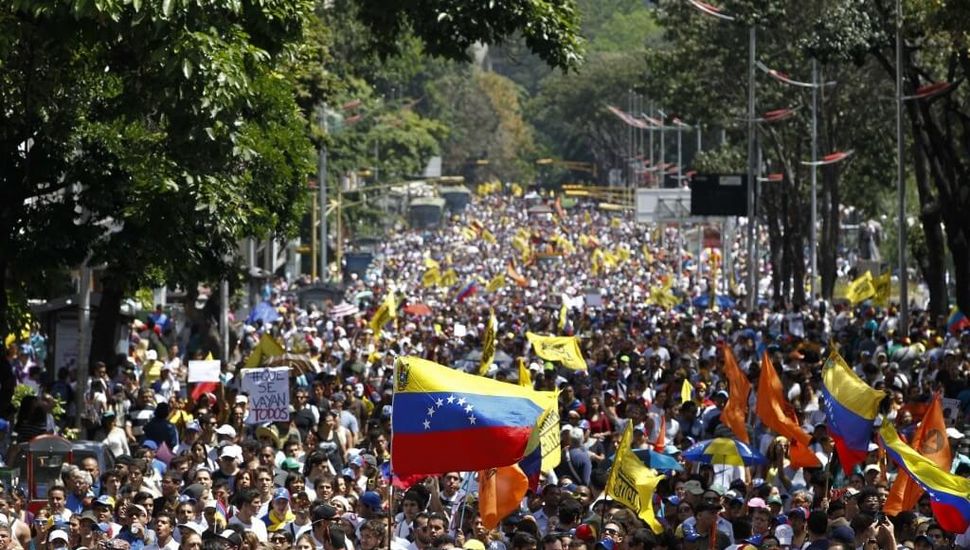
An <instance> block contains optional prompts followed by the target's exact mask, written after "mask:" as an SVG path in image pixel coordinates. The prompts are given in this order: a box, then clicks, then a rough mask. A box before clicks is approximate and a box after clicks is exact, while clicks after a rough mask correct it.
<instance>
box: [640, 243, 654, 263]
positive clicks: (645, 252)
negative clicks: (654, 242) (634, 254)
mask: <svg viewBox="0 0 970 550" xmlns="http://www.w3.org/2000/svg"><path fill="white" fill-rule="evenodd" d="M640 251H641V252H643V259H644V261H646V262H647V263H650V262H652V261H653V254H651V253H650V247H648V246H647V245H643V246H641V247H640Z"/></svg>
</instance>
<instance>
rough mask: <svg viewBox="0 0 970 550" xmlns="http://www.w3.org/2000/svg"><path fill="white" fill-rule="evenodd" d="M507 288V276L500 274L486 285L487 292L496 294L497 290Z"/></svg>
mask: <svg viewBox="0 0 970 550" xmlns="http://www.w3.org/2000/svg"><path fill="white" fill-rule="evenodd" d="M504 286H505V275H502V274H501V273H499V274H498V275H496V276H494V277H492V280H491V281H489V282H488V284H487V285H485V292H495V291H496V290H498V289H500V288H502V287H504Z"/></svg>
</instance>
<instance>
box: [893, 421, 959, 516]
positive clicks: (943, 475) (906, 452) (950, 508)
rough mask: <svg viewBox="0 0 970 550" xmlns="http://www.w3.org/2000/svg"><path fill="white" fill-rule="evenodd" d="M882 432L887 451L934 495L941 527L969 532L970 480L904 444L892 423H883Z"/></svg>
mask: <svg viewBox="0 0 970 550" xmlns="http://www.w3.org/2000/svg"><path fill="white" fill-rule="evenodd" d="M879 435H880V436H881V437H882V441H883V444H884V446H885V449H886V454H887V455H888V456H889V457H890V458H892V460H893V461H894V462H895V463H896V465H897V466H899V468H900V469H902V470H904V471H905V472H906V473H907V474H909V477H911V478H913V481H915V482H916V483H918V484H919V486H920V487H922V488H923V489H924V490H925V491H926V492H927V494H929V495H930V505H931V506H932V508H933V517H934V518H935V519H936V522H937V523H939V524H940V527H942V528H944V529H946V530H947V531H949V532H951V533H963V532H965V531H966V530H967V527H970V500H968V498H970V479H966V478H962V477H960V476H955V475H952V474H950V473H949V472H947V471H945V470H943V469H942V468H940V467H939V466H937V465H936V464H934V463H933V461H932V460H930V459H928V458H926V457H924V456H923V455H921V454H920V453H919V452H918V451H916V450H915V449H913V448H912V447H910V446H909V445H907V444H905V443H903V441H902V440H901V439H899V435H898V434H897V433H896V429H895V428H894V427H893V425H892V423H891V422H884V423H883V425H882V428H880V430H879Z"/></svg>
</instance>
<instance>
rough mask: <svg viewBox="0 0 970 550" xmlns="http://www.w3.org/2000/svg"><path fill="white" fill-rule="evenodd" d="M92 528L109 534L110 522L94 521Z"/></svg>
mask: <svg viewBox="0 0 970 550" xmlns="http://www.w3.org/2000/svg"><path fill="white" fill-rule="evenodd" d="M94 528H95V529H97V530H98V531H100V532H102V533H106V534H109V535H110V534H111V524H110V523H108V522H105V521H102V522H100V523H95V524H94Z"/></svg>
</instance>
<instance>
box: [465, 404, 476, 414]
mask: <svg viewBox="0 0 970 550" xmlns="http://www.w3.org/2000/svg"><path fill="white" fill-rule="evenodd" d="M473 408H474V407H472V406H471V405H465V412H466V413H470V412H472V409H473Z"/></svg>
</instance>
